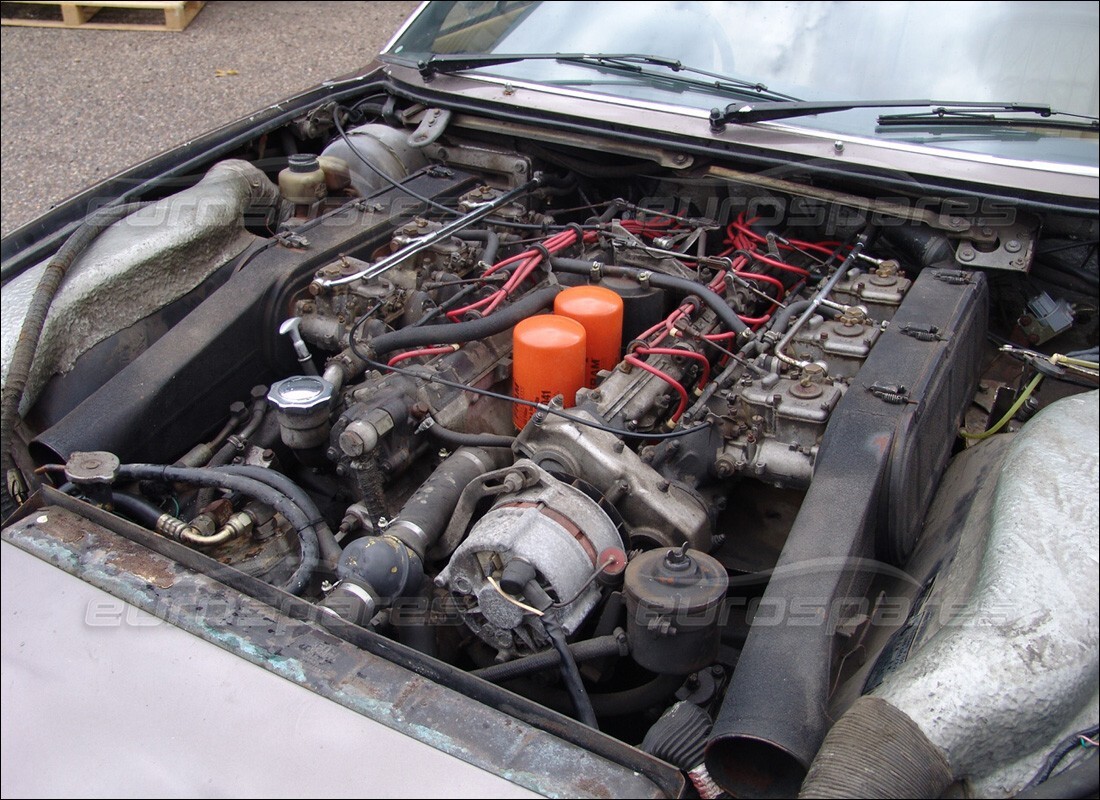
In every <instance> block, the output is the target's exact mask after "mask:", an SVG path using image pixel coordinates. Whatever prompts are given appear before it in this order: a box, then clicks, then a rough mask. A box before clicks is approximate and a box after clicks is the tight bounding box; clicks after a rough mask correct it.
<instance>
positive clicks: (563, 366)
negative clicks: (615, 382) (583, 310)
mask: <svg viewBox="0 0 1100 800" xmlns="http://www.w3.org/2000/svg"><path fill="white" fill-rule="evenodd" d="M584 375H585V333H584V326H583V325H581V324H580V323H579V322H577V321H576V320H572V319H569V318H568V317H559V316H557V315H555V314H539V315H538V316H534V317H528V318H527V319H525V320H522V321H521V322H520V323H519V324H518V325H516V327H515V328H513V329H512V395H513V397H518V398H521V399H523V400H533V401H534V402H536V403H549V402H550V400H551V399H552V398H553V397H554V396H555V395H559V394H560V395H563V396H564V397H565V405H566V407H567V408H568V407H569V406H572V405H574V404H575V403H576V395H577V390H578V389H580V388H582V387H583V386H584ZM534 413H535V409H533V408H531V407H530V406H524V405H519V404H518V403H517V404H516V405H514V406H512V422H513V423H514V424H515V426H516V427H517V428H522V427H523V426H524V425H526V424H527V420H529V419H531V417H532V416H533V415H534Z"/></svg>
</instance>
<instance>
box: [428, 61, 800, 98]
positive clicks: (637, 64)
mask: <svg viewBox="0 0 1100 800" xmlns="http://www.w3.org/2000/svg"><path fill="white" fill-rule="evenodd" d="M521 61H561V62H564V63H567V64H585V65H592V66H603V67H612V68H616V69H621V70H625V71H628V72H633V73H635V74H639V75H652V73H649V72H646V71H645V70H643V69H642V68H641V67H642V65H645V66H652V67H663V68H664V69H667V70H670V71H672V72H684V73H687V74H689V75H701V76H703V77H705V78H710V79H711V80H709V81H694V80H688V79H680V80H683V81H685V82H687V83H690V84H692V85H695V86H699V87H700V88H709V89H719V90H738V91H745V92H755V93H756V94H759V95H761V96H764V97H767V98H769V99H772V100H778V101H789V102H798V100H797V98H794V97H791V96H790V95H786V94H782V93H781V92H773V91H772V90H770V89H769V88H768V87H767V86H765V85H764V84H762V83H753V82H751V81H746V80H741V79H740V78H732V77H730V76H728V75H722V74H720V73H717V72H710V71H708V70H705V69H698V68H697V67H690V66H686V65H684V64H683V63H682V62H680V61H677V60H676V59H673V58H665V57H664V56H654V55H648V54H646V53H508V54H499V55H498V54H492V53H485V54H476V53H475V54H470V53H453V54H446V53H445V54H439V55H432V56H429V57H428V58H426V59H424V60H422V61H419V62H417V65H416V68H417V69H418V70H419V71H420V75H421V77H422V78H424V80H426V81H427V80H431V79H432V78H433V77H434V76H435V75H439V74H450V73H454V72H463V71H465V70H468V69H476V68H477V67H491V66H498V65H501V64H515V63H518V62H521ZM664 77H668V76H664Z"/></svg>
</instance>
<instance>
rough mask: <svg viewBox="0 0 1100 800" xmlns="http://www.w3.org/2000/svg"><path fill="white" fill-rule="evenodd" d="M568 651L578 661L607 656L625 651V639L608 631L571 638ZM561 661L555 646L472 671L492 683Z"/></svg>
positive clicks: (624, 652) (524, 674) (555, 665)
mask: <svg viewBox="0 0 1100 800" xmlns="http://www.w3.org/2000/svg"><path fill="white" fill-rule="evenodd" d="M569 652H570V653H571V654H572V656H573V660H574V661H576V662H577V663H578V664H580V663H584V662H585V661H593V660H595V659H597V658H606V657H608V656H621V655H626V652H627V647H626V640H625V637H624V636H623V634H622V633H621V632H620V633H619V634H617V635H616V634H611V635H608V636H597V637H596V638H595V639H586V640H585V641H583V642H574V643H573V644H571V645H569ZM560 665H561V654H560V653H558V652H557V650H543V651H542V652H541V653H535V654H534V655H531V656H526V657H524V658H517V659H515V660H514V661H505V662H504V663H503V664H493V665H492V666H490V667H482V668H481V669H475V670H474V671H473V672H472V673H470V674H471V675H476V676H477V677H479V678H483V679H484V680H487V681H489V682H491V683H502V682H503V681H510V680H515V679H516V678H522V677H524V676H526V675H531V674H532V673H535V672H542V671H543V670H547V669H553V668H555V667H558V666H560Z"/></svg>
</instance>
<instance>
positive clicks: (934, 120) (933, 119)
mask: <svg viewBox="0 0 1100 800" xmlns="http://www.w3.org/2000/svg"><path fill="white" fill-rule="evenodd" d="M1001 110H1002V111H1016V110H1018V109H1001ZM1034 113H1037V114H1039V116H1040V118H1039V119H1031V118H1025V117H1002V116H998V115H996V114H978V113H974V112H972V111H963V110H960V109H957V108H955V109H952V108H945V107H942V106H941V107H940V108H934V109H932V110H931V111H915V112H913V113H911V114H884V115H882V116H880V117H879V118H878V124H879V125H880V126H882V127H910V128H914V127H915V128H927V127H930V126H936V125H950V126H960V125H961V126H974V127H991V128H993V127H997V128H1000V127H1004V128H1012V127H1020V128H1063V129H1066V130H1075V131H1098V130H1100V119H1097V118H1096V117H1090V116H1088V115H1087V114H1073V113H1071V112H1069V111H1048V113H1043V112H1041V111H1040V112H1034ZM1053 117H1063V118H1064V117H1068V118H1069V119H1053Z"/></svg>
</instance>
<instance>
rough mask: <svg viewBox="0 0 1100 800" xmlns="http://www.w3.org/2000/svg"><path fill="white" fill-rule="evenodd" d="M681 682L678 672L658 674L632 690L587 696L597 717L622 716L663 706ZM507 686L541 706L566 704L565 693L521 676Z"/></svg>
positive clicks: (564, 705)
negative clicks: (674, 673) (676, 673)
mask: <svg viewBox="0 0 1100 800" xmlns="http://www.w3.org/2000/svg"><path fill="white" fill-rule="evenodd" d="M683 683H684V678H683V676H681V675H658V676H656V677H655V678H653V679H652V680H651V681H649V682H647V683H643V684H642V685H641V686H635V687H634V688H633V689H624V690H623V691H621V692H605V693H603V694H595V693H592V694H589V695H588V699H589V700H591V701H592V708H593V709H594V710H595V712H596V716H597V717H622V716H626V715H627V714H637V713H638V712H640V711H645V710H646V709H649V708H653V707H654V706H662V707H663V705H667V703H668V699H669V698H670V697H671V696H672V695H673V694H674V693H675V692H676V690H677V689H679V688H680V687H681V686H682V685H683ZM507 688H511V689H512V690H513V691H515V692H516V694H521V695H523V696H524V697H529V698H530V699H532V700H534V701H535V702H537V703H542V704H543V705H544V706H550V707H551V708H554V709H558V710H562V709H567V708H568V707H569V695H568V694H566V693H565V692H559V691H555V690H553V689H547V688H546V687H545V686H541V685H538V684H536V683H534V682H532V681H529V680H526V679H523V678H519V679H517V680H515V681H512V682H511V684H510V686H508V687H507Z"/></svg>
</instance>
